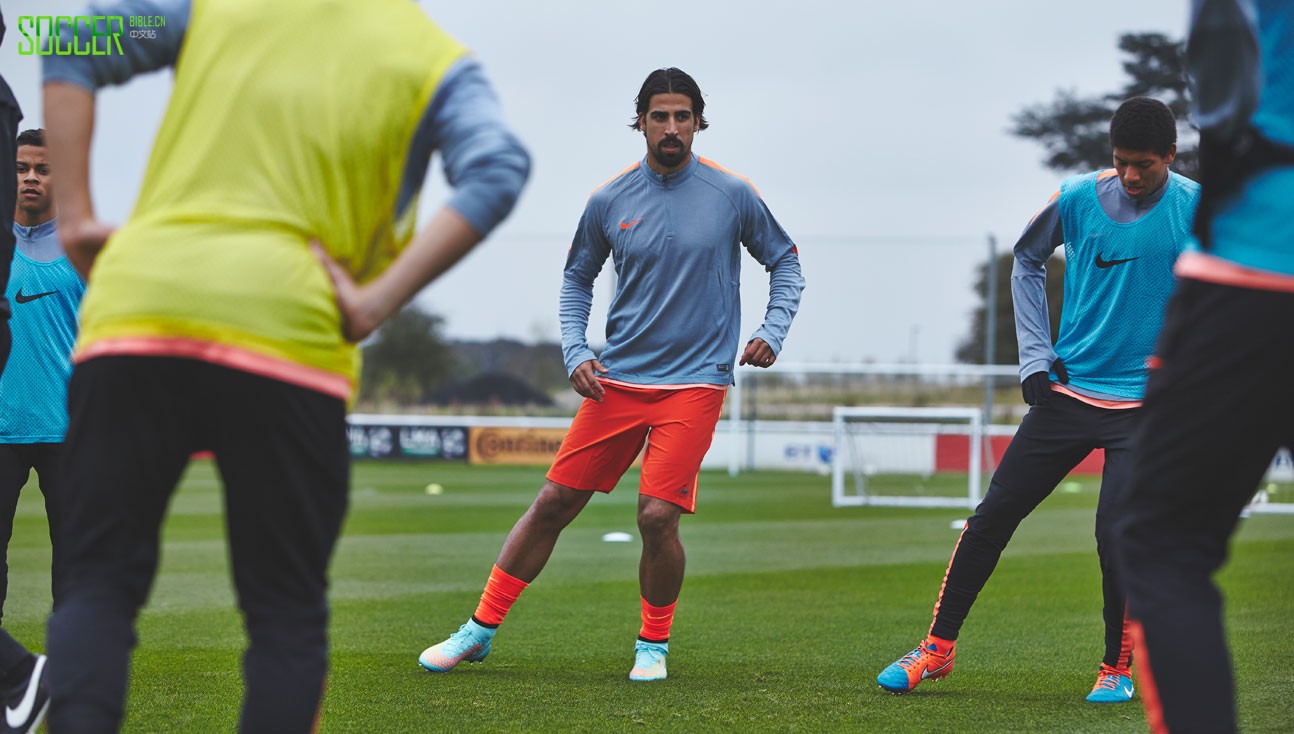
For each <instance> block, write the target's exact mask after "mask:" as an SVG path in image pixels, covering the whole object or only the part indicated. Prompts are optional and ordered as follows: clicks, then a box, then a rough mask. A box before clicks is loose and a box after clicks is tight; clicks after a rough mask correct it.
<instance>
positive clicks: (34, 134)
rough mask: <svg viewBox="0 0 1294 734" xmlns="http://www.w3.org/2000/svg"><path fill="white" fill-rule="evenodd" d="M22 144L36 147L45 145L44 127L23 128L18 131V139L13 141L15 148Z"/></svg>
mask: <svg viewBox="0 0 1294 734" xmlns="http://www.w3.org/2000/svg"><path fill="white" fill-rule="evenodd" d="M24 145H30V146H33V147H36V148H44V147H45V129H44V128H39V127H38V128H35V129H32V130H23V131H22V132H20V133H18V139H17V140H16V141H14V147H15V148H21V147H22V146H24Z"/></svg>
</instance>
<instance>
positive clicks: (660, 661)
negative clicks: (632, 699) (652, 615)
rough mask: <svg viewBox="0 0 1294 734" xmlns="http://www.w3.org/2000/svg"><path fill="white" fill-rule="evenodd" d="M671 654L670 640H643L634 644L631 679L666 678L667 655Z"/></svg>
mask: <svg viewBox="0 0 1294 734" xmlns="http://www.w3.org/2000/svg"><path fill="white" fill-rule="evenodd" d="M668 654H669V643H668V642H643V641H642V640H639V641H638V642H637V644H635V645H634V669H633V670H631V671H629V680H636V681H647V680H665V656H666V655H668Z"/></svg>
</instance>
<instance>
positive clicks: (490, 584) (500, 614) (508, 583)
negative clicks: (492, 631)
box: [472, 566, 529, 627]
mask: <svg viewBox="0 0 1294 734" xmlns="http://www.w3.org/2000/svg"><path fill="white" fill-rule="evenodd" d="M527 586H529V584H527V583H526V582H525V581H522V580H521V579H519V578H517V577H516V576H510V575H508V573H507V572H506V571H504V570H503V569H501V568H499V567H498V566H495V567H494V568H493V569H491V570H490V580H489V581H487V582H485V591H484V592H483V593H482V594H481V603H480V604H478V605H476V613H475V614H473V615H472V616H473V617H475V618H476V621H477V622H480V623H481V624H483V625H486V626H489V627H498V626H499V624H500V623H502V622H503V618H504V617H506V616H508V610H509V609H511V608H512V604H513V602H515V601H516V600H517V597H519V596H521V592H523V591H525V590H526V587H527Z"/></svg>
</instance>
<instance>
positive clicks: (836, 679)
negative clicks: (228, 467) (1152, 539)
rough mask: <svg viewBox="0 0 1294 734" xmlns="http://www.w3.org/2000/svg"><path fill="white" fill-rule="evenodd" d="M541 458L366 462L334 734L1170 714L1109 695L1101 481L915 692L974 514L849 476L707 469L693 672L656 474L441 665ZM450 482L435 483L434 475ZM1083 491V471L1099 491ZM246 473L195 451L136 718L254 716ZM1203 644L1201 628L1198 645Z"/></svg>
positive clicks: (612, 506)
mask: <svg viewBox="0 0 1294 734" xmlns="http://www.w3.org/2000/svg"><path fill="white" fill-rule="evenodd" d="M542 476H543V472H542V470H539V469H521V468H497V469H493V468H480V467H465V466H451V465H444V464H414V463H410V464H374V463H360V464H356V466H355V468H354V472H353V481H352V485H353V490H352V494H351V498H352V508H351V512H350V515H349V518H348V520H347V524H346V528H345V532H344V535H343V537H342V540H341V544H340V546H339V549H338V552H337V555H336V558H335V560H334V563H333V568H332V578H333V585H332V597H331V598H332V602H333V620H332V631H331V634H332V645H333V651H332V669H331V675H330V678H329V684H328V691H327V695H326V698H325V703H324V710H323V726H322V730H323V731H324V732H416V731H451V732H452V731H471V732H489V731H499V732H510V731H562V732H567V731H571V732H609V731H671V732H711V731H733V732H745V731H759V732H763V731H774V732H781V731H864V732H880V731H885V732H922V733H925V732H930V731H940V732H976V734H985V733H987V732H1039V731H1047V732H1102V733H1106V732H1144V731H1145V730H1146V727H1145V722H1144V717H1143V714H1142V709H1141V706H1140V704H1139V703H1134V704H1131V705H1117V704H1116V705H1093V704H1088V703H1085V702H1084V701H1083V696H1084V695H1086V694H1087V692H1088V690H1089V689H1090V687H1091V685H1092V682H1093V680H1094V679H1095V674H1096V668H1097V664H1098V662H1099V658H1100V655H1101V634H1102V632H1101V620H1100V603H1101V599H1100V578H1099V571H1098V568H1097V561H1096V553H1095V541H1094V539H1093V538H1092V528H1093V515H1094V508H1095V503H1096V488H1095V484H1094V482H1091V481H1084V482H1083V483H1082V484H1081V488H1077V491H1068V492H1057V493H1056V494H1055V495H1053V496H1052V497H1051V498H1050V499H1048V500H1047V501H1046V502H1044V503H1043V504H1042V506H1041V507H1039V508H1038V510H1037V511H1036V512H1035V513H1034V514H1033V515H1032V516H1031V517H1030V518H1028V519H1027V520H1026V521H1025V522H1024V524H1023V526H1022V527H1021V528H1020V531H1019V532H1018V533H1017V534H1016V537H1015V539H1014V541H1013V542H1012V544H1011V546H1010V547H1009V548H1008V549H1007V552H1006V554H1005V555H1004V557H1003V560H1002V562H1001V563H1000V564H999V566H998V570H997V573H996V574H995V575H994V577H993V578H992V580H991V581H990V582H989V585H988V587H987V588H986V589H985V591H984V593H983V595H982V596H981V598H980V600H979V603H978V604H977V605H976V607H975V609H974V611H973V612H972V614H971V616H970V618H969V619H968V621H967V623H966V626H965V627H964V628H963V631H962V638H961V641H960V647H959V653H960V654H959V656H958V661H957V668H956V670H955V671H954V672H953V674H952V675H951V676H950V677H949V678H948V679H947V680H945V681H942V682H938V683H927V684H925V685H922V686H921V687H920V688H919V689H918V690H917V691H916V692H914V693H913V694H911V695H908V696H903V697H896V696H891V695H888V694H886V693H884V692H883V691H881V690H880V689H878V688H877V687H876V684H875V677H876V674H877V673H878V672H880V670H881V669H882V668H883V667H885V666H886V665H887V664H889V663H890V662H892V661H893V660H894V659H895V658H897V657H898V656H900V655H902V654H903V653H905V652H907V651H908V650H910V649H911V648H912V647H913V646H914V645H915V644H916V643H917V641H918V640H919V639H921V637H922V636H923V634H924V633H925V631H926V629H927V627H928V626H929V623H930V610H931V606H932V604H933V602H934V596H935V593H936V592H937V590H938V587H939V584H940V581H941V579H942V577H943V572H944V568H945V566H946V565H947V562H948V556H949V553H950V552H951V550H952V546H953V543H954V541H955V539H956V535H957V533H956V531H954V530H951V529H950V528H949V523H950V522H951V521H952V520H955V519H957V518H961V517H965V516H966V514H967V513H966V512H965V511H958V510H929V509H880V508H849V509H832V508H831V507H830V489H829V484H828V480H827V479H826V478H823V477H817V476H810V475H801V474H779V473H756V474H745V475H742V476H739V477H736V478H729V477H728V476H726V474H720V473H708V472H707V473H706V474H704V475H703V476H702V483H701V490H700V512H699V513H698V514H697V515H695V516H693V517H686V518H684V520H683V530H682V532H683V539H684V543H685V545H686V547H687V551H688V575H687V580H686V581H685V583H684V587H683V595H682V598H681V600H680V603H679V607H678V616H677V618H676V621H675V624H674V629H673V635H672V639H671V643H672V650H671V652H672V654H671V655H670V660H669V670H670V679H669V680H668V681H665V682H662V683H653V684H633V683H630V682H629V681H628V680H627V679H626V676H627V674H628V671H629V668H630V666H631V663H632V648H633V641H634V637H635V635H636V634H637V630H638V585H637V564H638V551H639V545H638V543H637V542H633V543H604V542H603V541H602V540H601V538H602V535H603V534H604V533H607V532H610V531H626V532H630V533H632V534H633V535H634V537H635V538H636V537H637V528H636V527H635V524H634V507H635V503H636V485H637V476H636V474H631V475H630V476H628V477H626V479H625V481H624V482H622V483H621V488H620V489H619V490H618V491H617V492H616V493H613V494H612V495H610V496H598V497H595V498H594V499H593V501H592V502H591V503H590V504H589V506H588V508H587V510H586V511H585V512H584V514H583V515H581V516H580V517H579V518H578V519H577V520H576V521H575V523H574V524H573V525H572V526H571V527H570V528H569V529H567V531H566V533H565V534H564V535H563V536H562V539H561V542H559V543H558V546H557V551H556V553H555V554H554V556H553V559H552V562H551V563H550V564H549V566H548V568H547V569H546V570H545V572H544V573H543V575H541V576H540V577H539V579H538V580H537V581H536V582H535V583H534V584H533V585H532V586H531V588H530V589H529V590H527V591H526V593H525V594H524V595H523V596H522V598H521V600H520V601H519V602H518V603H517V605H516V606H515V607H514V608H513V612H512V615H511V616H510V617H509V619H508V621H507V622H506V623H505V624H504V626H503V627H502V628H501V630H500V632H499V635H498V637H497V638H496V640H495V645H494V650H493V652H491V654H490V657H489V658H488V659H487V660H486V661H485V662H484V663H482V664H479V665H474V666H463V667H461V668H460V669H458V670H455V671H453V672H452V673H449V674H442V675H433V674H430V673H427V672H424V671H423V670H422V669H421V668H420V667H419V666H418V664H417V662H416V659H417V656H418V653H419V652H421V651H422V649H423V648H424V647H426V646H427V645H429V644H432V643H435V642H438V641H440V640H441V639H443V638H444V637H445V636H446V635H448V634H449V633H450V632H453V631H454V630H455V629H457V627H458V625H459V624H460V623H462V622H463V621H464V620H465V619H466V618H467V616H468V615H469V614H470V613H471V612H472V610H473V609H474V608H475V605H476V601H477V598H478V597H479V595H480V591H481V587H482V584H483V583H484V582H485V578H486V576H487V574H488V572H489V569H490V565H491V563H493V561H494V558H495V555H496V554H497V553H498V550H499V546H500V544H501V543H502V541H503V538H504V536H505V534H506V533H507V531H508V529H509V528H510V527H511V526H512V523H513V522H514V521H515V520H516V519H517V517H519V516H520V514H521V512H522V511H523V510H524V509H525V507H526V506H527V505H528V504H529V502H530V500H531V499H532V498H533V497H534V494H535V491H536V490H537V489H538V486H539V484H540V482H541V481H542ZM432 482H435V483H439V484H441V485H443V487H444V492H443V494H439V495H429V494H427V493H426V492H425V491H424V487H426V485H427V484H429V483H432ZM1074 489H1075V488H1074V487H1072V486H1071V487H1070V490H1074ZM46 533H47V530H46V524H45V519H44V511H43V506H42V504H41V498H40V494H39V492H38V491H36V489H35V487H34V486H29V487H28V489H27V491H25V492H24V493H23V499H22V502H21V504H20V506H19V512H18V517H17V520H16V522H15V532H14V538H13V541H12V542H11V544H10V547H9V564H10V584H9V597H8V602H7V605H6V609H5V612H6V614H5V618H4V621H5V626H6V628H8V629H9V630H10V631H11V632H12V633H13V634H14V635H15V636H17V637H18V638H19V639H20V640H22V641H24V642H27V643H29V645H31V646H32V647H34V648H35V649H41V648H42V647H43V638H44V622H45V617H46V615H47V614H48V611H49V541H48V537H47V535H46ZM227 564H228V561H227V553H226V549H225V545H224V540H223V525H222V518H221V504H220V490H219V483H218V481H217V479H216V476H215V472H214V470H213V468H212V467H211V465H210V464H208V463H205V462H197V463H195V464H194V465H193V466H192V467H191V469H190V471H189V472H188V474H187V475H186V477H185V480H184V482H183V485H182V487H181V489H180V491H179V492H178V494H177V495H176V497H175V499H174V501H173V502H172V506H171V511H170V516H169V520H168V523H167V526H166V531H165V548H164V551H163V559H162V569H161V573H160V575H159V577H158V580H157V584H156V586H155V588H154V592H153V597H152V601H151V603H150V605H149V606H148V607H147V608H146V609H145V611H144V612H143V614H142V615H141V617H140V624H139V632H140V648H139V649H138V650H137V652H136V655H135V660H134V668H133V673H132V676H133V677H132V681H131V697H130V703H129V714H128V718H127V722H126V730H127V731H131V732H175V731H185V732H219V731H232V730H233V729H234V726H235V721H236V717H237V709H238V702H239V700H240V696H241V687H242V683H241V677H240V673H239V661H240V653H241V650H242V647H243V645H244V637H243V632H242V628H241V626H240V621H239V617H238V615H237V613H236V611H235V610H234V607H233V598H232V593H231V590H230V582H229V575H228V567H227ZM1220 578H1221V582H1222V585H1223V587H1224V589H1225V591H1226V593H1227V597H1228V605H1227V621H1228V626H1229V631H1230V639H1231V645H1232V650H1233V654H1234V656H1235V662H1236V672H1237V682H1238V686H1239V706H1240V716H1241V721H1240V723H1241V728H1242V729H1243V730H1244V731H1246V732H1289V731H1294V712H1291V709H1290V704H1289V694H1290V692H1291V691H1294V667H1292V666H1290V665H1289V656H1290V653H1291V651H1294V641H1292V638H1291V636H1290V634H1289V626H1290V621H1289V616H1290V614H1291V609H1294V581H1291V579H1294V517H1290V516H1270V515H1269V516H1255V517H1253V518H1251V519H1248V520H1246V521H1244V523H1243V526H1242V528H1241V530H1240V531H1239V533H1238V535H1237V536H1236V541H1235V543H1234V545H1233V547H1232V562H1231V564H1230V565H1229V566H1228V567H1227V568H1226V569H1225V570H1224V572H1223V573H1222V574H1221V576H1220ZM1186 644H1189V641H1188V642H1187V643H1186Z"/></svg>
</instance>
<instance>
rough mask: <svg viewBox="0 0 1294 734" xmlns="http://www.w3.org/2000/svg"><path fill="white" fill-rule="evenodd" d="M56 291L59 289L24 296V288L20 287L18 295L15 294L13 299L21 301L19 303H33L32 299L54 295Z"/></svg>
mask: <svg viewBox="0 0 1294 734" xmlns="http://www.w3.org/2000/svg"><path fill="white" fill-rule="evenodd" d="M55 293H58V291H46V292H45V293H37V294H35V295H31V296H24V295H23V294H22V289H21V288H19V289H18V294H17V295H15V296H14V297H13V299H14V300H15V301H17V302H19V303H31V302H32V301H34V300H36V299H37V298H44V297H45V296H52V295H54V294H55Z"/></svg>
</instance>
